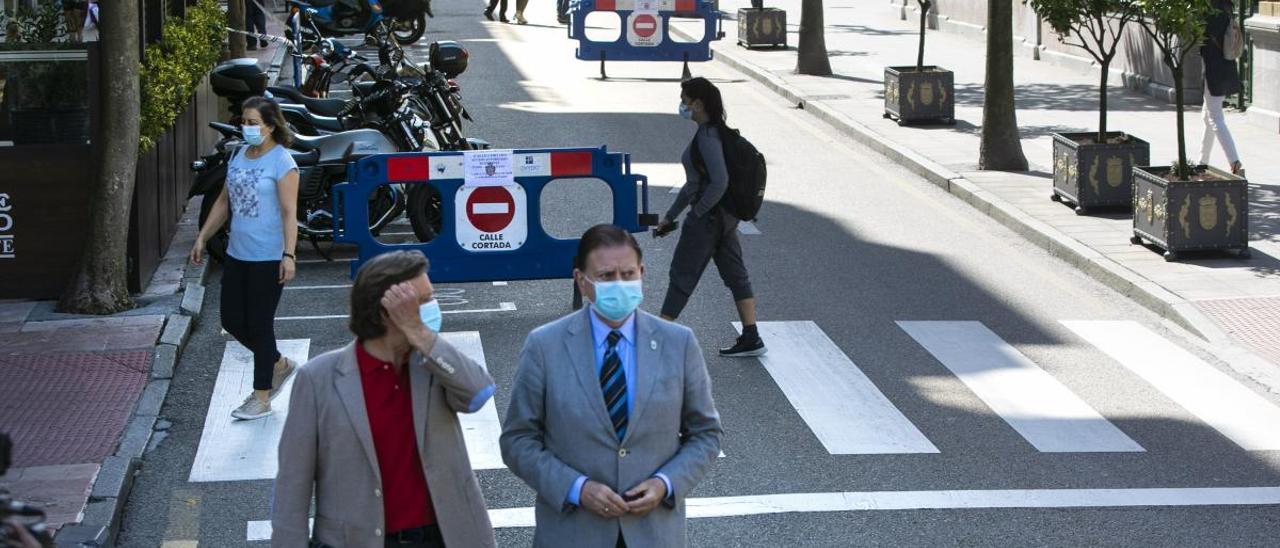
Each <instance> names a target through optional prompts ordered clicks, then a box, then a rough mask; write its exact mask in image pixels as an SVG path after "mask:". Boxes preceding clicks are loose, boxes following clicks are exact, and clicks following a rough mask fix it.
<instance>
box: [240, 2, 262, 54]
mask: <svg viewBox="0 0 1280 548" xmlns="http://www.w3.org/2000/svg"><path fill="white" fill-rule="evenodd" d="M259 1H260V0H244V31H245V32H256V33H258V34H266V33H267V14H266V13H265V12H263V11H262V6H260V5H258V2H259ZM245 41H246V42H248V45H247V46H245V48H246V49H258V47H259V46H261V47H264V48H265V47H267V41H266V40H263V39H262V38H260V37H256V36H246V37H245Z"/></svg>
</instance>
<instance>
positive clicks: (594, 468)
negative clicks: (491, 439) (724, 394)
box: [501, 225, 722, 548]
mask: <svg viewBox="0 0 1280 548" xmlns="http://www.w3.org/2000/svg"><path fill="white" fill-rule="evenodd" d="M574 267H575V268H574V279H575V282H576V283H577V284H578V287H579V289H580V290H581V291H582V294H583V296H584V297H586V299H587V300H588V301H589V302H590V303H591V306H589V307H586V308H584V309H583V310H581V311H578V312H575V313H573V314H570V315H568V316H565V317H564V318H561V319H559V320H556V321H554V322H552V323H549V324H547V325H544V326H542V327H539V328H538V329H536V330H534V331H533V333H530V334H529V338H528V340H527V341H525V345H524V350H522V351H521V353H520V365H519V369H518V370H517V372H516V379H515V384H514V386H513V387H512V390H513V393H512V396H511V405H510V406H509V407H508V408H507V418H506V422H505V425H504V428H503V432H502V438H501V443H502V459H503V461H505V462H506V463H507V466H509V467H510V468H511V471H512V472H514V473H515V474H516V475H517V476H519V477H520V479H522V480H524V481H525V483H528V484H529V485H530V486H531V487H533V488H534V490H536V491H537V492H538V501H537V505H536V517H537V531H536V532H535V534H534V545H535V546H541V547H562V546H574V547H576V548H595V547H599V548H612V547H615V546H632V547H635V548H643V547H664V548H665V547H670V546H684V545H685V544H686V539H685V516H684V497H685V496H686V495H687V494H688V493H689V492H690V491H691V490H693V488H694V486H695V485H697V484H698V482H699V481H700V480H701V479H702V476H703V475H704V474H705V473H706V472H707V468H708V467H709V466H710V464H711V463H712V462H713V461H714V460H715V458H716V455H717V454H719V452H720V436H721V434H722V430H721V428H720V416H719V414H718V413H717V412H716V408H715V402H714V401H713V400H712V397H711V379H710V378H709V377H708V375H707V368H706V364H705V363H703V360H702V349H701V348H700V347H699V346H698V340H697V339H696V338H695V337H694V336H693V332H692V331H690V330H689V329H688V328H687V327H683V326H680V325H676V324H673V323H670V322H667V321H664V320H661V319H659V318H658V317H656V316H653V315H651V314H648V313H646V312H644V311H640V310H637V307H638V306H639V304H640V301H641V300H642V299H643V295H642V292H641V283H642V278H643V275H644V266H643V264H642V262H641V251H640V246H639V245H638V244H636V241H635V239H634V238H632V237H631V234H629V233H627V232H626V231H625V230H622V229H621V228H618V227H615V226H612V225H599V226H596V227H593V228H591V229H590V230H588V231H587V232H586V234H584V235H583V237H582V241H581V243H580V244H579V246H578V256H577V258H576V259H575V260H574ZM660 506H661V507H660ZM583 510H585V511H583Z"/></svg>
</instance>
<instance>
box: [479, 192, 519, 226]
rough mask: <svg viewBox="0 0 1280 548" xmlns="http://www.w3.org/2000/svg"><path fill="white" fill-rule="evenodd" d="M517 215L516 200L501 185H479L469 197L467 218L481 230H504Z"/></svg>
mask: <svg viewBox="0 0 1280 548" xmlns="http://www.w3.org/2000/svg"><path fill="white" fill-rule="evenodd" d="M515 216H516V201H515V199H514V198H512V197H511V193H510V192H508V191H507V189H505V188H502V187H500V186H482V187H477V188H476V189H475V191H473V192H472V193H471V196H470V197H468V198H467V220H468V221H471V226H474V227H476V230H479V231H481V232H502V230H503V229H505V228H507V225H509V224H511V219H513V218H515Z"/></svg>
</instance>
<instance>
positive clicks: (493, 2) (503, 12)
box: [489, 0, 507, 19]
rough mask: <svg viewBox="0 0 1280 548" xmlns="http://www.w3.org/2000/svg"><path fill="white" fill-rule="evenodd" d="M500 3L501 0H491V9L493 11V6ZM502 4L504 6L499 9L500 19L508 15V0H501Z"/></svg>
mask: <svg viewBox="0 0 1280 548" xmlns="http://www.w3.org/2000/svg"><path fill="white" fill-rule="evenodd" d="M498 5H499V0H489V11H493V8H496V7H498ZM501 5H502V8H501V9H499V10H498V18H499V19H501V18H504V17H506V16H507V0H501Z"/></svg>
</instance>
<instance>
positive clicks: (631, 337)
mask: <svg viewBox="0 0 1280 548" xmlns="http://www.w3.org/2000/svg"><path fill="white" fill-rule="evenodd" d="M588 316H590V317H591V336H592V340H593V341H594V342H595V348H594V349H595V356H596V377H599V376H600V370H601V369H604V353H605V352H606V351H608V349H609V340H608V339H609V333H610V332H611V331H615V330H614V329H613V328H612V327H609V325H608V324H606V323H604V320H602V319H600V316H599V315H598V314H596V313H595V311H594V310H593V311H591V313H590V314H588ZM616 331H617V332H618V333H619V334H621V335H622V338H621V339H618V346H617V351H618V358H619V359H620V360H622V373H623V374H624V375H626V377H627V416H628V417H630V416H631V415H632V413H633V412H635V409H636V398H635V394H636V315H635V313H632V314H631V316H630V317H628V318H627V321H625V322H623V323H622V327H619V328H618V329H617V330H616ZM602 397H603V396H602ZM655 477H658V478H661V479H662V482H663V483H665V484H667V498H670V497H671V496H673V491H672V490H671V479H669V478H667V475H666V474H655ZM586 483H587V477H586V476H580V477H579V478H578V480H577V481H575V482H573V487H571V488H569V496H568V497H566V499H565V500H567V501H568V502H569V504H572V505H574V506H579V504H578V502H579V501H580V500H581V497H582V486H583V485H586ZM619 494H622V493H619Z"/></svg>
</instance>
